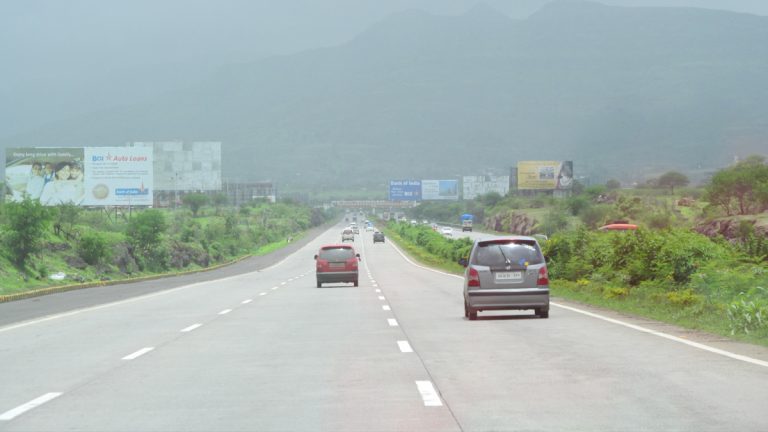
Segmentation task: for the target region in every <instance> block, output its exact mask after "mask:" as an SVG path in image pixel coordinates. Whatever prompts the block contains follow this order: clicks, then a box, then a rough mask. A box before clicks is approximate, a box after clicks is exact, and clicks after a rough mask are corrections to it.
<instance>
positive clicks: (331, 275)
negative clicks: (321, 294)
mask: <svg viewBox="0 0 768 432" xmlns="http://www.w3.org/2000/svg"><path fill="white" fill-rule="evenodd" d="M357 278H358V272H357V271H350V272H346V271H345V272H322V273H317V281H318V282H320V283H327V282H356V281H357Z"/></svg>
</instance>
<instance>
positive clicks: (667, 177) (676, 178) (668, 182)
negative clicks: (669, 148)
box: [656, 171, 691, 193]
mask: <svg viewBox="0 0 768 432" xmlns="http://www.w3.org/2000/svg"><path fill="white" fill-rule="evenodd" d="M690 182H691V181H690V180H688V177H686V175H685V174H683V173H680V172H677V171H668V172H666V173H664V174H662V175H661V177H659V180H658V181H657V182H656V184H657V185H658V186H659V187H668V188H669V190H670V193H675V186H687V185H688V183H690Z"/></svg>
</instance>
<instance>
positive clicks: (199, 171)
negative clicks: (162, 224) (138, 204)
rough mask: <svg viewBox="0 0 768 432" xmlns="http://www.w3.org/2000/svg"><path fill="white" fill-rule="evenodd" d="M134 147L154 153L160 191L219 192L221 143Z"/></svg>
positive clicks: (153, 143) (151, 143)
mask: <svg viewBox="0 0 768 432" xmlns="http://www.w3.org/2000/svg"><path fill="white" fill-rule="evenodd" d="M129 145H130V146H132V147H145V148H150V149H153V158H154V163H153V165H154V171H155V176H154V183H155V190H158V191H219V190H221V189H222V187H221V142H218V141H191V142H185V141H147V142H144V141H142V142H133V143H130V144H129Z"/></svg>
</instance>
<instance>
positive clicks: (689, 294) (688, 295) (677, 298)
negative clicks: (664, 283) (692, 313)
mask: <svg viewBox="0 0 768 432" xmlns="http://www.w3.org/2000/svg"><path fill="white" fill-rule="evenodd" d="M666 297H667V300H668V301H669V302H670V303H671V304H673V305H675V306H691V305H694V304H696V303H699V302H701V300H702V298H701V296H699V295H696V294H694V292H693V290H692V289H690V288H687V289H684V290H682V291H671V292H668V293H667V294H666Z"/></svg>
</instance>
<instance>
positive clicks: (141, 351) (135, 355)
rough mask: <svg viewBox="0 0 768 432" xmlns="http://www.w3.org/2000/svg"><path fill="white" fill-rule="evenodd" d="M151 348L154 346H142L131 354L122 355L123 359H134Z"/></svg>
mask: <svg viewBox="0 0 768 432" xmlns="http://www.w3.org/2000/svg"><path fill="white" fill-rule="evenodd" d="M153 349H155V347H146V348H142V349H140V350H138V351H136V352H135V353H133V354H128V355H127V356H125V357H123V360H133V359H135V358H137V357H140V356H143V355H144V354H146V353H148V352H150V351H152V350H153Z"/></svg>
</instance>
